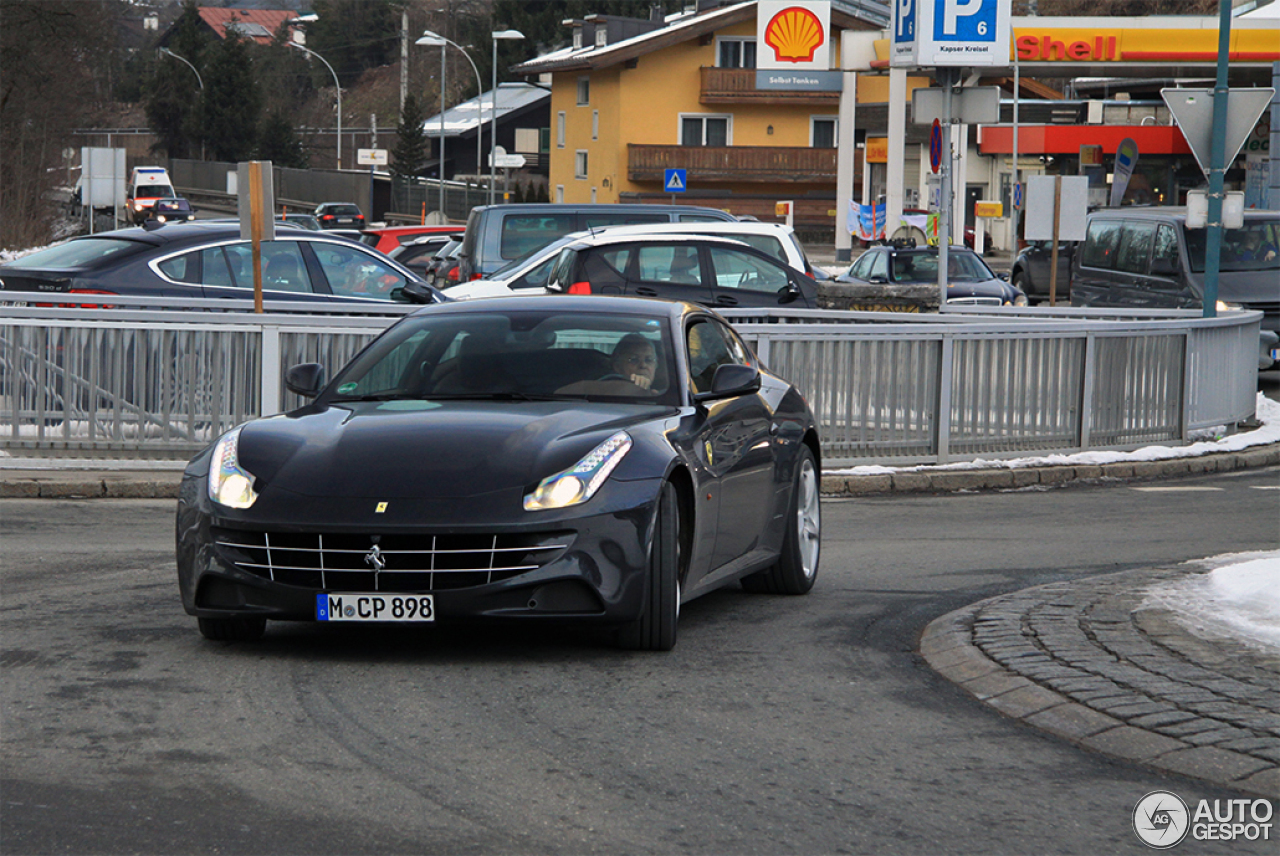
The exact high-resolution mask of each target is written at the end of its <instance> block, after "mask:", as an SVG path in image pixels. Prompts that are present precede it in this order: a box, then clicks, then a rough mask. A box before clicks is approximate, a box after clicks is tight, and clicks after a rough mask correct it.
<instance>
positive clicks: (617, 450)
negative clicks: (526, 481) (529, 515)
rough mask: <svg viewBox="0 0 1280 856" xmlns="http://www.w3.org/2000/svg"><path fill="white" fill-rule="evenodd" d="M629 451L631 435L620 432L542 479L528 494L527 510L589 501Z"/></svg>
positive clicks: (525, 502) (525, 503) (562, 506)
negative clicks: (560, 469)
mask: <svg viewBox="0 0 1280 856" xmlns="http://www.w3.org/2000/svg"><path fill="white" fill-rule="evenodd" d="M630 450H631V437H630V435H628V434H627V432H625V431H619V432H618V433H617V434H614V435H613V436H612V437H610V438H609V439H608V440H605V441H604V442H603V443H601V444H600V445H599V446H596V447H595V449H593V450H592V451H591V454H589V455H587V456H586V457H585V458H583V459H582V460H580V461H578V463H576V464H574V465H573V466H572V467H569V469H567V470H563V471H561V472H558V473H556V474H555V475H553V476H548V477H547V478H545V479H543V480H542V483H541V484H539V485H538V487H537V488H536V489H535V490H534V491H533V493H530V494H528V495H526V496H525V498H524V510H525V511H543V510H546V509H548V508H568V507H569V506H571V505H580V504H582V503H584V502H586V501H587V500H588V499H590V498H591V497H593V496H595V495H596V491H598V490H599V489H600V485H602V484H604V480H605V479H607V478H608V477H609V473H611V472H613V468H614V467H616V466H617V465H618V464H619V463H620V462H621V461H622V459H623V458H625V457H626V455H627V452H628V451H630Z"/></svg>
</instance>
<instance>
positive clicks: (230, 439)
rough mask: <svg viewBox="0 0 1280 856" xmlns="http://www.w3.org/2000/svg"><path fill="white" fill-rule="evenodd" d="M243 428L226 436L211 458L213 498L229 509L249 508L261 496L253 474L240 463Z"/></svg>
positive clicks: (211, 496)
mask: <svg viewBox="0 0 1280 856" xmlns="http://www.w3.org/2000/svg"><path fill="white" fill-rule="evenodd" d="M239 450H240V428H235V429H233V430H232V431H229V432H228V433H227V434H225V435H223V437H222V439H221V440H219V441H218V442H217V443H215V444H214V446H213V457H212V458H210V459H209V498H210V499H212V500H213V501H214V502H216V503H218V504H219V505H225V506H227V507H228V508H248V507H249V506H251V505H253V503H254V501H256V500H257V498H258V492H257V491H255V490H254V489H253V474H252V473H250V472H249V471H248V470H246V469H244V468H243V467H241V466H240V458H239Z"/></svg>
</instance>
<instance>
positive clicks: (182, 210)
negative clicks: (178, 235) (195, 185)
mask: <svg viewBox="0 0 1280 856" xmlns="http://www.w3.org/2000/svg"><path fill="white" fill-rule="evenodd" d="M147 216H148V218H149V219H151V220H155V221H157V222H159V223H183V222H186V221H187V220H194V219H196V209H194V208H192V207H191V203H190V202H188V201H187V200H185V199H183V198H182V197H181V196H171V197H169V198H167V199H157V200H156V201H155V202H154V203H153V204H152V206H151V209H150V213H149V214H148V215H147Z"/></svg>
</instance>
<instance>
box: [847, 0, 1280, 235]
mask: <svg viewBox="0 0 1280 856" xmlns="http://www.w3.org/2000/svg"><path fill="white" fill-rule="evenodd" d="M1268 11H1269V7H1268ZM1009 26H1010V56H1009V61H1008V65H1007V66H999V65H992V64H988V65H986V66H984V67H981V68H974V69H969V68H965V69H962V74H963V77H962V81H963V84H964V85H965V86H975V85H992V84H995V85H999V86H1001V87H1002V88H1003V89H1004V90H1005V91H1006V93H1016V95H1017V97H1018V103H1019V104H1020V105H1021V106H1022V108H1023V110H1024V112H1023V117H1022V119H1021V121H1019V119H1018V118H1017V117H1016V114H1015V115H1014V117H1010V116H1009V112H1010V111H1009V106H1008V102H1007V101H1006V102H1005V104H1003V105H1002V109H1001V114H1000V118H1001V122H1000V123H992V124H975V125H972V126H964V125H953V128H955V129H956V131H958V133H959V138H958V139H953V151H955V153H956V155H955V162H954V165H953V173H954V175H955V176H956V177H957V179H959V177H961V176H962V177H963V180H957V181H955V186H954V187H953V188H952V192H953V193H954V196H953V199H954V208H953V210H954V211H955V212H956V216H955V219H956V221H957V222H956V223H954V224H953V227H954V228H955V229H956V230H957V231H958V230H959V229H960V228H961V223H965V224H967V225H970V226H972V225H973V219H974V215H973V212H974V206H975V202H976V201H977V200H980V199H982V200H991V201H995V202H1000V203H1002V206H1001V207H1000V208H998V209H995V210H1000V212H1001V216H998V217H991V218H989V219H988V220H986V222H985V225H986V227H987V229H986V230H987V231H988V232H989V233H990V234H991V236H992V238H993V239H994V243H995V246H997V247H1001V248H1004V249H1011V248H1012V247H1013V246H1014V242H1015V235H1014V234H1013V231H1014V226H1013V222H1014V220H1013V218H1012V216H1011V214H1012V212H1011V202H1012V197H1013V193H1012V192H1011V191H1012V187H1013V183H1014V176H1015V163H1014V158H1015V156H1016V158H1017V164H1016V167H1017V173H1018V178H1019V180H1020V181H1025V180H1026V178H1027V176H1029V175H1035V174H1041V173H1052V174H1060V175H1087V174H1090V173H1091V172H1092V174H1093V175H1094V176H1095V179H1096V180H1097V181H1098V182H1099V185H1100V186H1102V185H1103V181H1106V182H1108V183H1109V180H1110V174H1111V172H1112V170H1113V167H1114V162H1115V157H1116V153H1117V149H1118V147H1119V146H1120V144H1121V143H1122V142H1123V141H1124V140H1126V139H1128V140H1132V141H1133V142H1134V143H1136V144H1137V150H1138V153H1139V158H1138V162H1137V164H1136V166H1135V168H1134V172H1133V177H1132V178H1131V180H1130V183H1129V186H1128V190H1127V191H1126V194H1125V197H1124V204H1155V205H1161V204H1163V205H1178V204H1185V200H1186V193H1187V191H1188V190H1191V189H1195V188H1198V187H1203V186H1204V185H1205V183H1206V181H1205V177H1204V173H1202V171H1201V168H1200V166H1199V165H1198V164H1197V161H1196V158H1195V156H1194V153H1193V150H1192V147H1191V146H1190V145H1189V144H1188V142H1187V140H1186V138H1185V137H1184V135H1183V133H1182V130H1181V128H1179V127H1178V125H1177V124H1176V123H1175V121H1174V118H1173V116H1172V114H1171V113H1170V111H1169V109H1168V108H1167V107H1166V106H1165V104H1164V102H1163V101H1162V99H1161V94H1160V90H1161V89H1162V88H1178V87H1182V88H1199V89H1207V90H1211V89H1212V88H1213V87H1214V78H1215V73H1216V68H1217V62H1218V42H1219V33H1218V18H1217V17H1216V16H1214V17H1199V16H1150V17H1145V18H1122V17H1114V18H1112V17H1087V18H1086V17H1071V18H1066V17H1034V16H1031V17H1014V18H1011V19H1010V21H1009ZM892 34H893V33H892V30H890V31H889V33H888V35H889V36H890V38H880V39H878V40H876V41H875V42H874V52H875V58H874V59H870V56H869V54H868V55H867V59H868V60H869V61H868V62H867V63H866V67H864V68H866V70H871V71H874V70H878V69H886V70H887V71H888V73H889V76H890V81H889V89H890V96H889V100H890V103H891V104H892V103H893V102H894V101H895V100H896V99H897V98H899V97H901V98H903V99H904V100H906V101H907V102H908V103H909V102H910V100H911V99H910V95H908V94H907V92H908V87H909V85H908V84H907V82H906V76H907V75H908V74H910V75H911V78H912V83H914V82H915V80H916V78H917V77H918V76H921V75H924V74H928V73H930V72H931V71H934V70H933V69H929V68H926V67H924V66H923V63H922V65H921V67H920V68H917V69H906V68H895V67H893V64H892V63H891V62H890V57H891V51H892V49H893V48H892V42H893V40H892ZM1229 44H1230V52H1229V56H1228V67H1227V68H1228V85H1229V87H1231V88H1232V89H1237V88H1248V87H1275V88H1277V90H1280V18H1277V17H1275V13H1270V14H1269V15H1267V16H1263V17H1253V16H1250V15H1243V16H1240V17H1237V18H1236V19H1234V20H1233V21H1232V25H1231V32H1230V42H1229ZM846 55H848V56H851V55H852V52H848V53H847V54H846ZM855 62H856V61H855ZM845 67H846V69H848V68H850V66H849V65H846V66H845ZM859 76H862V75H859ZM895 78H897V79H896V80H895ZM1039 81H1058V82H1065V90H1066V91H1065V93H1063V94H1059V93H1058V92H1057V91H1056V89H1054V88H1050V87H1046V86H1043V85H1041V84H1040V83H1039ZM956 91H957V92H959V91H960V90H959V89H957V90H956ZM1055 101H1056V102H1057V103H1059V104H1061V105H1063V107H1064V110H1063V111H1062V112H1064V113H1066V112H1071V111H1074V112H1075V113H1076V119H1077V121H1075V122H1074V123H1063V122H1062V121H1061V119H1059V120H1058V121H1052V122H1045V121H1044V120H1045V119H1046V118H1049V116H1048V113H1049V111H1052V110H1053V105H1054V103H1055ZM1068 105H1070V106H1071V108H1072V109H1071V110H1067V109H1065V108H1067V106H1068ZM1274 105H1275V102H1274V100H1273V101H1272V108H1271V109H1268V110H1267V111H1265V112H1264V113H1263V114H1262V116H1261V117H1260V118H1259V120H1258V121H1257V122H1256V125H1255V127H1253V128H1252V129H1251V130H1250V131H1249V133H1248V135H1247V137H1246V139H1245V141H1244V144H1243V145H1242V146H1241V149H1240V152H1239V154H1238V155H1237V156H1236V158H1235V160H1234V162H1233V163H1231V164H1228V168H1227V172H1226V185H1227V189H1228V190H1237V191H1243V192H1244V193H1245V195H1246V202H1245V205H1246V207H1250V208H1276V207H1280V199H1278V198H1277V197H1278V196H1280V186H1278V185H1280V165H1275V164H1273V163H1272V161H1271V158H1272V151H1273V149H1274V147H1273V142H1274V140H1275V138H1276V137H1277V136H1280V134H1277V133H1276V132H1277V131H1280V128H1273V127H1272V124H1271V123H1272V116H1274V115H1275V113H1276V111H1275V110H1274ZM1028 108H1030V109H1028ZM891 110H892V107H891ZM1011 118H1012V121H1010V119H1011ZM1080 118H1083V119H1084V121H1079V119H1080ZM1028 120H1030V121H1028ZM898 121H899V122H901V123H902V124H901V125H899V127H897V128H895V117H894V115H893V113H892V112H891V114H890V122H889V127H888V139H887V140H872V139H871V138H868V141H867V161H868V162H869V163H874V162H876V161H881V162H883V163H885V165H886V167H887V171H886V173H882V176H883V178H882V180H881V181H875V180H871V181H867V180H866V179H865V178H864V187H866V188H868V190H866V191H864V199H863V202H864V204H865V203H866V202H867V201H868V199H867V196H868V195H870V196H871V198H875V191H876V189H880V190H882V192H883V193H884V196H885V199H886V203H887V204H886V208H887V212H886V213H887V218H886V219H887V222H888V223H897V222H899V219H900V212H901V211H902V209H903V207H907V208H912V207H915V206H917V205H919V206H923V204H924V201H925V198H926V193H927V192H928V190H927V185H928V184H929V181H928V180H929V175H928V173H929V171H930V164H929V163H928V146H918V147H917V148H918V149H919V161H920V167H919V180H918V182H917V181H916V179H915V176H914V175H911V174H910V173H912V172H914V169H913V168H912V167H910V166H906V165H905V164H903V165H900V166H898V172H897V176H898V179H897V180H896V181H895V180H894V179H895V170H894V164H893V158H894V156H895V149H896V150H897V152H898V153H901V154H899V157H903V156H905V158H906V159H908V160H909V159H910V157H911V156H910V152H911V149H912V146H911V145H908V144H907V143H908V141H909V138H910V136H911V134H910V131H909V129H907V128H906V123H907V122H909V121H910V120H909V119H907V118H901V119H899V120H898ZM1015 123H1016V124H1015ZM1015 127H1016V132H1015ZM895 138H896V139H897V140H900V141H902V142H901V143H900V144H897V145H895ZM1015 145H1016V149H1015ZM1091 184H1092V181H1091ZM1102 189H1103V190H1105V189H1106V188H1105V186H1102ZM904 193H905V199H904ZM1100 195H1102V194H1100ZM987 208H988V210H990V206H987ZM961 211H964V212H965V213H964V217H963V218H962V217H961V216H960V212H961ZM953 234H956V233H953Z"/></svg>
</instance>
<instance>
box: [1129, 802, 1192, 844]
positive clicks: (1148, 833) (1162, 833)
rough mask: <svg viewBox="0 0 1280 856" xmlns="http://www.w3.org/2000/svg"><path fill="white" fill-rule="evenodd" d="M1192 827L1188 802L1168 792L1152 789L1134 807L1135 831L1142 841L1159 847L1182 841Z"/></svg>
mask: <svg viewBox="0 0 1280 856" xmlns="http://www.w3.org/2000/svg"><path fill="white" fill-rule="evenodd" d="M1190 828H1191V815H1190V813H1189V812H1188V811H1187V804H1186V803H1184V802H1183V801H1182V798H1181V797H1179V796H1178V795H1177V794H1173V793H1170V792H1169V791H1152V792H1151V793H1149V794H1147V795H1146V796H1145V797H1143V798H1142V799H1140V800H1138V804H1137V805H1136V806H1134V807H1133V831H1134V832H1136V833H1137V834H1138V838H1140V839H1142V843H1143V844H1145V845H1147V846H1148V847H1154V848H1155V849H1156V850H1167V849H1169V848H1170V847H1173V846H1175V845H1177V844H1180V843H1181V842H1182V839H1184V838H1186V837H1187V830H1188V829H1190Z"/></svg>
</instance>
